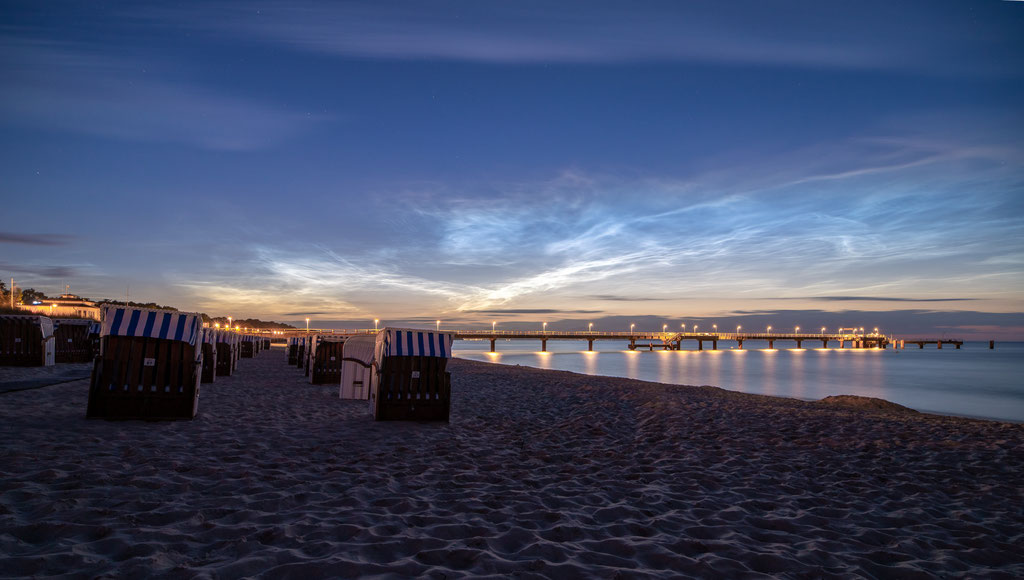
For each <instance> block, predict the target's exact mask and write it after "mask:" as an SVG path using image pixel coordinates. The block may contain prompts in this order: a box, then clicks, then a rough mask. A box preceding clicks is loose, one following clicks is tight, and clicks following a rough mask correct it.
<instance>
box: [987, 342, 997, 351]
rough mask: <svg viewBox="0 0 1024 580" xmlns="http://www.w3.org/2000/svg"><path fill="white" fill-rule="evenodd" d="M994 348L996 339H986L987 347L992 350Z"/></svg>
mask: <svg viewBox="0 0 1024 580" xmlns="http://www.w3.org/2000/svg"><path fill="white" fill-rule="evenodd" d="M995 348H996V341H994V340H990V341H988V349H989V350H994V349H995Z"/></svg>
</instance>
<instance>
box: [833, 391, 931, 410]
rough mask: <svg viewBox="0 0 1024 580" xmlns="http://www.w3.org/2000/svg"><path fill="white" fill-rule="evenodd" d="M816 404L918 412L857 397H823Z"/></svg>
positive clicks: (883, 401)
mask: <svg viewBox="0 0 1024 580" xmlns="http://www.w3.org/2000/svg"><path fill="white" fill-rule="evenodd" d="M818 402H819V403H823V404H826V405H835V406H836V407H847V408H851V409H869V410H872V411H888V412H893V413H917V412H918V411H915V410H914V409H911V408H910V407H904V406H903V405H900V404H897V403H893V402H891V401H886V400H885V399H876V398H875V397H860V396H857V395H832V396H831V397H825V398H824V399H821V400H820V401H818Z"/></svg>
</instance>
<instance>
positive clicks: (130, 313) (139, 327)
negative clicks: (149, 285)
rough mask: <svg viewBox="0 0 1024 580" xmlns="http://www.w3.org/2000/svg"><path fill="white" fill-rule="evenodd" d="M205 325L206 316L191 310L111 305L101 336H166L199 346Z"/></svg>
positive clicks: (104, 319) (105, 313)
mask: <svg viewBox="0 0 1024 580" xmlns="http://www.w3.org/2000/svg"><path fill="white" fill-rule="evenodd" d="M202 327H203V319H202V317H201V316H199V315H198V314H194V313H191V312H176V311H173V310H149V309H146V308H130V307H125V306H113V305H109V306H104V307H103V327H102V329H101V330H100V336H142V337H147V338H162V339H166V340H180V341H183V342H187V343H189V344H191V345H193V346H195V344H196V340H197V339H198V338H199V332H200V330H201V329H202Z"/></svg>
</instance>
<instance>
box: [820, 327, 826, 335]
mask: <svg viewBox="0 0 1024 580" xmlns="http://www.w3.org/2000/svg"><path fill="white" fill-rule="evenodd" d="M821 333H822V334H825V327H824V326H822V327H821Z"/></svg>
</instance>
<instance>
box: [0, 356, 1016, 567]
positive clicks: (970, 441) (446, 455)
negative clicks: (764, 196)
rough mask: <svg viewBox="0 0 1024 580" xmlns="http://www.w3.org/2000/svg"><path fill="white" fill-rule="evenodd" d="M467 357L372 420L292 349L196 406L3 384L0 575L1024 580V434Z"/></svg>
mask: <svg viewBox="0 0 1024 580" xmlns="http://www.w3.org/2000/svg"><path fill="white" fill-rule="evenodd" d="M451 371H452V377H453V386H452V388H453V402H452V420H451V423H450V424H436V423H407V422H392V423H376V422H374V421H373V420H372V417H371V415H370V414H369V411H368V407H367V403H366V402H363V401H346V400H339V399H338V398H337V388H336V387H321V386H311V385H309V384H308V382H307V381H306V378H305V377H304V376H302V373H301V371H299V370H297V369H294V368H292V367H288V366H287V365H285V361H284V354H283V352H282V351H281V350H280V349H278V348H274V349H272V350H271V351H269V352H264V353H261V354H260V355H259V356H258V357H257V358H255V359H252V360H242V361H240V366H239V370H238V372H237V374H236V375H235V376H233V377H219V378H218V379H217V382H216V383H214V384H212V385H204V386H203V390H202V396H201V400H200V406H199V416H198V417H197V418H196V419H195V420H194V421H178V422H142V421H127V422H109V421H102V420H86V419H85V418H84V415H85V407H86V400H87V389H88V380H87V379H84V380H73V381H70V382H62V383H59V384H55V385H53V386H47V387H43V388H34V389H31V390H22V391H16V392H7V393H5V394H0V436H2V438H0V439H2V442H0V575H2V576H3V577H28V576H55V575H72V576H80V577H100V578H105V577H110V578H114V577H116V578H131V577H172V578H179V577H180V578H191V577H202V578H238V577H244V576H257V575H258V576H264V577H268V578H289V577H295V578H318V577H381V578H388V577H393V578H400V577H426V578H458V577H483V576H492V577H501V578H507V577H514V578H532V577H537V578H646V577H652V578H653V577H704V578H721V577H736V578H757V577H783V578H832V577H834V578H848V577H858V576H864V577H873V578H932V577H942V578H955V577H964V578H980V577H990V578H1020V577H1024V557H1022V556H1021V551H1020V550H1019V548H1020V546H1022V545H1024V487H1022V486H1024V477H1022V475H1024V426H1022V425H1017V424H1007V423H997V422H989V421H978V420H969V419H961V418H953V417H942V416H935V415H927V414H921V413H916V412H912V411H908V410H905V409H901V408H899V407H898V406H886V405H879V404H877V403H874V402H869V401H860V402H858V401H857V400H856V399H843V400H840V401H837V403H838V404H830V403H823V402H819V403H808V402H801V401H795V400H788V399H778V398H771V397H764V396H758V395H746V394H740V393H733V392H729V391H725V390H722V389H717V388H713V387H680V386H670V385H659V384H654V383H643V382H639V381H633V380H628V379H616V378H602V377H590V376H585V375H577V374H572V373H566V372H558V371H540V370H535V369H528V368H520V367H509V366H500V365H491V364H487V363H478V362H470V361H462V360H455V361H452V364H451ZM18 372H20V371H12V370H11V369H6V370H5V373H6V374H5V375H3V378H4V380H10V381H13V380H14V379H12V377H13V376H17V375H18ZM24 372H26V373H28V374H32V371H24ZM35 372H36V373H38V372H39V371H35ZM56 374H57V375H60V376H67V375H66V374H65V375H61V374H60V373H56Z"/></svg>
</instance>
